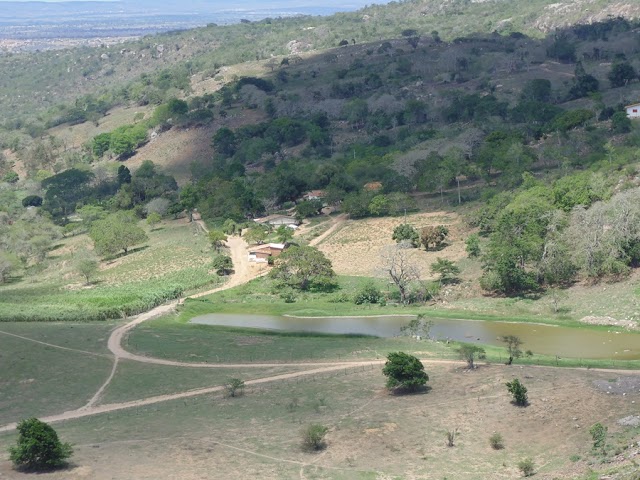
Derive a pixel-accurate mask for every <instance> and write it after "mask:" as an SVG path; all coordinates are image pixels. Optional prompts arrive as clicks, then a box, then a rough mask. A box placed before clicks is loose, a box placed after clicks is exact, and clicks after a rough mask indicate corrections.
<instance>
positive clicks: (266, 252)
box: [249, 243, 285, 263]
mask: <svg viewBox="0 0 640 480" xmlns="http://www.w3.org/2000/svg"><path fill="white" fill-rule="evenodd" d="M284 249H285V245H284V244H283V243H268V244H266V245H259V246H257V247H253V248H250V249H249V261H250V262H255V263H267V262H268V261H269V257H277V256H279V255H280V254H281V253H282V252H283V251H284Z"/></svg>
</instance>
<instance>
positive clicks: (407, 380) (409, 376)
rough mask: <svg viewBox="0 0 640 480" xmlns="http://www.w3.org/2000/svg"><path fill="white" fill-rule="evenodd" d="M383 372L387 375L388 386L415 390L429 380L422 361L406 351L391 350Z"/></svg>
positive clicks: (389, 387)
mask: <svg viewBox="0 0 640 480" xmlns="http://www.w3.org/2000/svg"><path fill="white" fill-rule="evenodd" d="M382 373H383V374H384V375H385V376H386V377H387V388H388V389H390V390H391V389H395V388H401V389H405V390H408V391H415V390H418V389H419V388H421V387H423V386H424V385H425V384H426V383H427V382H428V381H429V375H427V373H426V372H425V371H424V365H423V364H422V362H421V361H420V360H419V359H418V358H416V357H414V356H413V355H409V354H407V353H404V352H391V353H390V354H389V355H387V362H386V363H385V364H384V368H383V369H382Z"/></svg>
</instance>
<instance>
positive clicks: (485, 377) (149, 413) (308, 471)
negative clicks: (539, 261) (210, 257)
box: [0, 364, 640, 480]
mask: <svg viewBox="0 0 640 480" xmlns="http://www.w3.org/2000/svg"><path fill="white" fill-rule="evenodd" d="M427 372H428V373H429V375H430V377H431V379H430V382H429V386H430V389H429V390H428V391H427V392H425V393H421V394H416V395H406V396H401V395H390V394H389V393H387V392H386V391H385V390H384V388H383V384H384V378H383V376H382V375H381V373H380V368H379V366H377V367H371V368H364V369H352V370H349V371H345V372H338V373H331V374H325V375H321V376H314V377H309V378H306V379H304V380H301V381H291V382H286V383H282V382H279V383H272V384H266V385H263V386H260V387H259V388H258V387H252V388H248V389H247V391H246V393H245V395H244V396H242V397H239V398H224V397H223V396H222V395H221V394H213V395H205V396H201V397H195V398H191V399H187V400H180V401H172V402H165V403H160V404H156V405H153V406H150V407H141V408H138V409H131V410H126V411H122V412H115V413H110V414H104V415H97V416H92V417H88V418H84V419H80V420H74V421H69V422H65V423H63V424H59V425H57V426H56V428H57V430H58V432H59V434H60V435H61V436H62V438H64V439H65V440H66V441H70V442H72V443H73V444H74V445H75V447H74V448H75V455H74V458H73V465H72V466H71V469H70V470H68V471H63V472H57V473H50V474H45V475H42V478H44V479H46V480H61V479H76V478H78V479H83V478H91V479H96V480H101V479H114V478H115V479H124V478H136V479H157V478H176V479H178V478H180V479H195V478H203V477H204V478H269V479H270V478H274V479H276V478H278V479H280V478H317V479H319V478H327V479H329V478H331V479H336V478H338V479H382V478H398V479H400V478H425V479H442V478H445V477H446V478H451V479H462V480H464V479H469V480H471V479H474V480H475V479H478V478H482V479H488V480H492V479H513V478H518V477H519V476H520V473H519V470H518V468H517V463H518V462H519V461H521V460H522V459H524V458H525V457H531V458H532V459H533V461H534V463H535V465H536V478H540V479H548V480H550V479H553V478H558V479H560V478H563V479H568V478H579V477H581V476H582V475H583V474H585V473H586V472H587V471H588V469H589V468H590V467H594V468H597V469H599V470H601V469H602V468H603V467H600V466H599V462H600V461H601V460H602V457H601V456H599V455H597V454H594V453H593V452H592V450H591V439H590V436H589V433H588V430H589V427H590V426H591V425H592V424H593V423H595V422H601V423H603V424H604V425H606V426H608V427H609V434H608V443H609V444H610V445H611V447H612V450H615V449H618V451H621V452H623V455H622V456H624V454H631V453H632V450H623V446H625V445H626V446H628V445H629V442H631V441H632V440H633V439H634V438H635V439H636V440H637V439H638V438H639V435H640V429H638V428H632V427H622V426H620V425H618V424H617V420H618V419H620V418H623V417H626V416H628V415H632V414H637V406H636V405H635V404H634V403H632V402H636V403H637V402H638V401H640V394H639V393H638V392H627V394H626V395H624V396H623V395H622V394H613V395H612V394H607V393H605V392H604V391H603V390H602V389H601V388H599V387H598V386H597V385H596V383H595V382H600V383H602V382H605V383H606V382H610V381H612V380H613V379H615V378H617V377H618V376H619V375H618V374H613V373H601V372H595V371H573V370H563V369H550V368H534V367H524V368H521V367H513V366H512V367H506V366H499V365H494V366H487V367H484V366H483V367H481V368H480V369H478V370H476V371H472V372H470V371H467V370H464V369H461V368H460V366H459V365H429V364H427ZM514 376H518V377H519V378H520V379H521V380H522V381H523V382H524V383H525V384H526V385H527V387H528V388H529V398H530V401H531V403H530V405H529V406H528V407H526V408H519V407H515V406H513V405H512V404H511V403H510V401H509V396H508V394H507V392H506V388H505V387H504V382H505V381H508V380H510V379H511V378H513V377H514ZM635 378H637V377H635ZM312 422H313V423H320V424H322V425H326V426H327V427H328V428H329V434H328V435H327V439H326V440H327V448H326V450H324V451H323V452H321V453H310V452H307V451H304V450H303V449H302V447H301V434H300V432H301V430H302V428H303V427H304V426H305V425H307V424H309V423H312ZM447 431H457V436H456V438H455V442H454V444H455V446H454V447H447V446H446V432H447ZM493 433H500V434H501V435H502V437H503V439H504V448H503V449H501V450H494V449H492V448H491V446H490V444H489V436H490V435H491V434H493ZM12 441H13V436H12V435H0V448H4V447H6V446H7V445H8V444H9V443H10V442H12ZM625 462H626V463H625ZM629 464H630V462H629V461H626V460H625V461H622V460H618V461H616V463H615V465H609V466H605V467H604V468H605V469H611V468H616V469H622V468H624V467H625V465H627V466H628V465H629ZM0 474H1V475H4V477H5V478H19V477H20V475H18V474H16V473H14V472H12V471H11V470H10V466H9V464H8V462H4V463H2V464H1V465H0Z"/></svg>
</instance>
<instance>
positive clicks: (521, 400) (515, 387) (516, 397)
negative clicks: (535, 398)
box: [506, 378, 529, 407]
mask: <svg viewBox="0 0 640 480" xmlns="http://www.w3.org/2000/svg"><path fill="white" fill-rule="evenodd" d="M506 385H507V390H509V393H510V394H511V396H513V403H515V404H516V405H518V406H520V407H524V406H526V405H527V404H528V403H529V400H528V398H527V387H525V386H524V385H523V384H522V383H520V380H518V379H517V378H514V379H513V380H512V381H511V382H507V383H506Z"/></svg>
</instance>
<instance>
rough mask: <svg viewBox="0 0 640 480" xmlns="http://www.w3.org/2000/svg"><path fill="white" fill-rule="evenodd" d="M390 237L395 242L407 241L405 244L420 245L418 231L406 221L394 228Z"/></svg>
mask: <svg viewBox="0 0 640 480" xmlns="http://www.w3.org/2000/svg"><path fill="white" fill-rule="evenodd" d="M391 238H392V239H393V240H395V241H396V242H397V243H401V242H407V244H409V245H411V246H413V247H417V246H418V245H420V235H418V231H417V230H416V229H415V228H413V227H412V226H411V225H409V224H408V223H402V224H400V225H398V226H397V227H396V228H394V229H393V236H392V237H391Z"/></svg>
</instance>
